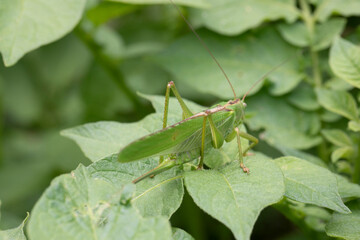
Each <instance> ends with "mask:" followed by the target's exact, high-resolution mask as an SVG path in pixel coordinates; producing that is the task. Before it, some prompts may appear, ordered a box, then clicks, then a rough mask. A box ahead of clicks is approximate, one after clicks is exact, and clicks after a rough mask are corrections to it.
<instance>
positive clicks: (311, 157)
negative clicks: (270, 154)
mask: <svg viewBox="0 0 360 240" xmlns="http://www.w3.org/2000/svg"><path fill="white" fill-rule="evenodd" d="M275 147H276V148H277V149H278V150H279V151H280V152H281V153H282V154H283V155H284V156H292V157H297V158H301V159H304V160H306V161H309V162H311V163H313V164H315V165H318V166H320V167H324V168H327V167H328V166H327V165H326V163H325V162H324V161H323V160H321V158H318V157H316V156H314V155H311V154H310V153H307V152H302V151H299V150H296V149H293V148H288V147H284V146H281V145H276V146H275Z"/></svg>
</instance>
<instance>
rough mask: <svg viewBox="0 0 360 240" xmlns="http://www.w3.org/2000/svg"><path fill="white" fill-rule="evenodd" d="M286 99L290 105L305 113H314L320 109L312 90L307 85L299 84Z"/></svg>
mask: <svg viewBox="0 0 360 240" xmlns="http://www.w3.org/2000/svg"><path fill="white" fill-rule="evenodd" d="M287 99H288V100H289V102H290V103H291V104H293V105H294V106H296V107H298V108H300V109H302V110H305V111H314V110H317V109H319V107H320V105H319V103H318V102H317V100H316V95H315V92H314V89H313V88H312V87H311V86H309V85H308V84H300V85H299V86H298V87H297V88H296V91H292V92H291V93H290V95H289V96H288V98H287Z"/></svg>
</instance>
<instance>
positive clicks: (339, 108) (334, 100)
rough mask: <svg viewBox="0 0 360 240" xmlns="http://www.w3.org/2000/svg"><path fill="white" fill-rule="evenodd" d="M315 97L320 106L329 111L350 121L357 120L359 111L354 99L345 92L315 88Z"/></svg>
mask: <svg viewBox="0 0 360 240" xmlns="http://www.w3.org/2000/svg"><path fill="white" fill-rule="evenodd" d="M315 91H316V95H317V98H318V101H319V103H320V105H321V106H323V107H324V108H326V109H327V110H329V111H332V112H334V113H337V114H339V115H341V116H344V117H346V118H348V119H350V120H357V119H358V117H359V110H358V108H357V105H356V102H355V100H354V98H353V97H352V96H351V95H350V93H348V92H346V91H335V90H328V89H323V88H317V89H316V90H315Z"/></svg>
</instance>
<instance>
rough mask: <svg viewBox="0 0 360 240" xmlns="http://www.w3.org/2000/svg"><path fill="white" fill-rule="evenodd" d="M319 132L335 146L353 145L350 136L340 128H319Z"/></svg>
mask: <svg viewBox="0 0 360 240" xmlns="http://www.w3.org/2000/svg"><path fill="white" fill-rule="evenodd" d="M321 133H322V134H323V136H324V137H325V138H326V140H328V141H329V142H331V143H332V144H334V145H336V146H340V147H344V146H350V147H351V146H353V142H352V140H351V138H350V137H349V136H348V135H347V134H346V132H344V131H342V130H340V129H323V130H321Z"/></svg>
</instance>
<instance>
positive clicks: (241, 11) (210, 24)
mask: <svg viewBox="0 0 360 240" xmlns="http://www.w3.org/2000/svg"><path fill="white" fill-rule="evenodd" d="M208 1H209V3H210V4H211V8H208V9H204V10H201V11H199V12H198V17H199V18H200V19H201V21H202V23H203V24H204V25H205V26H206V27H207V28H209V29H211V30H213V31H215V32H218V33H220V34H223V35H238V34H240V33H242V32H245V31H246V30H248V29H251V28H255V27H257V26H259V25H260V24H261V23H262V22H265V21H269V20H270V21H271V20H278V19H285V20H286V21H288V22H292V21H294V20H295V19H296V18H297V17H298V12H297V10H296V8H295V5H294V2H293V1H291V0H283V1H279V0H275V1H264V0H242V1H236V0H223V1H216V0H208ZM219 19H221V20H220V21H219Z"/></svg>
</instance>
